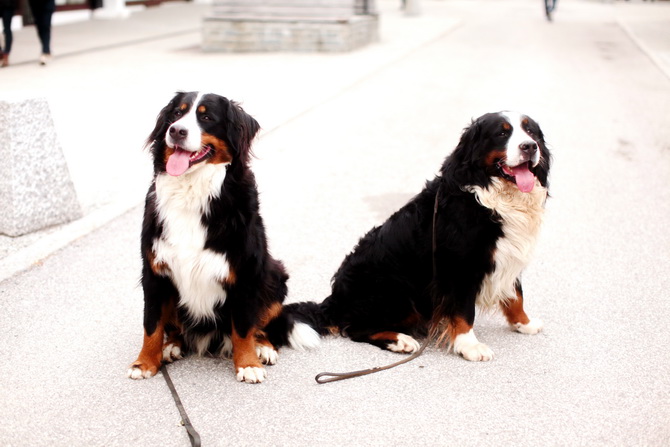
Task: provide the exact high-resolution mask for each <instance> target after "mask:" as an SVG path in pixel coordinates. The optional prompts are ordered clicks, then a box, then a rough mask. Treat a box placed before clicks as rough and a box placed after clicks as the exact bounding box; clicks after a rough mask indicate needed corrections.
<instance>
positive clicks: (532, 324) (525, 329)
mask: <svg viewBox="0 0 670 447" xmlns="http://www.w3.org/2000/svg"><path fill="white" fill-rule="evenodd" d="M543 327H544V324H543V323H542V320H540V319H539V318H531V319H530V321H529V322H528V323H527V324H521V323H516V324H515V325H514V329H515V330H516V331H517V332H521V333H522V334H530V335H535V334H537V333H539V332H540V331H541V330H542V328H543Z"/></svg>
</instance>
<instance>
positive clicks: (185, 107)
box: [179, 103, 188, 111]
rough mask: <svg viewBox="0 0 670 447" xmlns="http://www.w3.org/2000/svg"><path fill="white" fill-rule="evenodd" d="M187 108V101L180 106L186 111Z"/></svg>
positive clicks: (180, 108)
mask: <svg viewBox="0 0 670 447" xmlns="http://www.w3.org/2000/svg"><path fill="white" fill-rule="evenodd" d="M186 109H188V104H186V103H183V104H182V105H180V106H179V110H181V111H184V110H186Z"/></svg>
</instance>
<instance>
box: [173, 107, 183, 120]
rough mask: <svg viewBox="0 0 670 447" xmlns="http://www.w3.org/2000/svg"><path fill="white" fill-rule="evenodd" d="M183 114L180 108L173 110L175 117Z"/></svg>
mask: <svg viewBox="0 0 670 447" xmlns="http://www.w3.org/2000/svg"><path fill="white" fill-rule="evenodd" d="M183 114H184V112H182V111H181V110H180V109H177V110H175V111H174V116H176V117H177V118H179V117H181V116H182V115H183Z"/></svg>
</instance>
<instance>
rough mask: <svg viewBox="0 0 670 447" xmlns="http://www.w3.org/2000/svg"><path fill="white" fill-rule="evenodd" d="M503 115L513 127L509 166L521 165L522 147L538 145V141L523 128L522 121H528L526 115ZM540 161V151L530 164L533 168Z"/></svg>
mask: <svg viewBox="0 0 670 447" xmlns="http://www.w3.org/2000/svg"><path fill="white" fill-rule="evenodd" d="M501 115H502V116H503V117H504V118H505V119H506V120H507V122H508V123H509V124H510V125H511V126H512V135H511V136H510V138H509V140H508V141H507V165H508V166H517V165H518V164H519V163H521V160H522V154H521V150H520V147H521V145H522V144H524V143H528V142H534V143H535V144H537V141H535V139H534V138H533V137H532V136H531V135H530V134H529V133H528V132H526V130H525V129H524V128H523V126H522V121H523V120H524V119H528V117H527V116H526V115H522V114H521V113H518V112H502V113H501ZM538 146H539V145H538ZM539 161H540V151H539V150H538V151H537V152H536V153H535V154H534V155H533V156H532V157H531V159H530V162H531V164H532V165H533V166H535V165H537V164H538V162H539Z"/></svg>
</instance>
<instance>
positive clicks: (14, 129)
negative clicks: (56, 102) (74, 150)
mask: <svg viewBox="0 0 670 447" xmlns="http://www.w3.org/2000/svg"><path fill="white" fill-rule="evenodd" d="M0 157H1V158H2V160H3V162H2V163H0V210H2V212H0V233H2V234H6V235H8V236H20V235H23V234H26V233H30V232H32V231H36V230H40V229H42V228H46V227H49V226H52V225H57V224H61V223H65V222H69V221H71V220H74V219H78V218H79V217H81V215H82V212H81V207H80V205H79V201H78V200H77V195H76V193H75V190H74V185H73V184H72V181H71V180H70V173H69V170H68V168H67V164H66V163H65V157H64V156H63V151H62V149H61V146H60V144H59V143H58V138H57V136H56V129H55V126H54V123H53V120H52V118H51V110H50V109H49V104H48V103H47V101H46V99H43V98H30V99H10V100H8V99H2V100H0Z"/></svg>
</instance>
